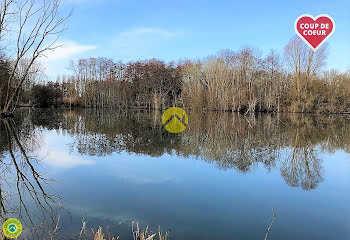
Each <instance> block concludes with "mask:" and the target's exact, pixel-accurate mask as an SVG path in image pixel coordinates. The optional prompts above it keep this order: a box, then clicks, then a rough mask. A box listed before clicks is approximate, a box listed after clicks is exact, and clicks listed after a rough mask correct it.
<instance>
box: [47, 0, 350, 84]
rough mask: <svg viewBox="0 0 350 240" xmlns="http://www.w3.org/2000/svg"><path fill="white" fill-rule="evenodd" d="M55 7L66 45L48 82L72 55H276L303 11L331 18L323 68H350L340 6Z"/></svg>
mask: <svg viewBox="0 0 350 240" xmlns="http://www.w3.org/2000/svg"><path fill="white" fill-rule="evenodd" d="M63 7H64V10H65V11H68V10H69V9H73V15H72V17H71V18H70V20H69V22H68V23H67V26H68V28H69V29H68V30H67V31H66V32H65V33H64V35H63V36H62V38H61V40H60V41H61V42H63V43H65V44H66V47H65V48H63V49H60V50H57V51H56V52H55V53H52V54H49V59H48V63H49V64H48V69H47V70H48V74H49V75H50V76H51V77H55V76H56V74H57V73H62V72H67V70H66V67H67V65H68V61H69V59H73V60H76V59H78V58H80V57H90V56H92V57H98V56H103V57H108V58H112V59H114V60H116V61H117V60H122V61H124V62H127V61H133V60H140V59H145V58H153V57H155V58H159V59H162V60H165V61H171V60H174V61H177V60H179V59H188V58H190V59H194V58H202V57H205V56H208V55H210V54H215V53H216V52H217V51H219V50H221V49H226V48H229V49H232V50H239V49H240V48H241V47H244V46H252V47H256V48H259V49H260V50H261V51H262V52H263V53H267V52H268V51H269V49H271V48H273V49H277V50H279V51H280V52H281V53H282V52H283V48H284V46H285V45H286V44H287V43H288V41H289V40H290V38H291V37H293V36H294V34H295V32H294V21H295V19H296V18H297V17H298V16H299V15H301V14H304V13H308V14H311V15H314V16H316V15H318V14H322V13H325V14H329V15H330V16H332V17H333V19H334V20H335V22H336V30H335V32H334V34H333V35H332V37H331V38H330V39H329V40H328V41H327V42H329V58H328V60H327V66H326V68H336V69H339V70H341V71H345V70H348V69H350V58H349V56H350V1H348V0H333V1H330V0H327V1H326V0H319V1H315V0H309V1H282V0H265V1H256V0H254V1H253V0H245V1H232V0H231V1H226V0H225V1H223V0H221V1H190V0H177V1H164V0H163V1H159V0H137V1H136V0H65V1H64V6H63Z"/></svg>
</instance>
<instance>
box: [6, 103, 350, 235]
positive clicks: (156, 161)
mask: <svg viewBox="0 0 350 240" xmlns="http://www.w3.org/2000/svg"><path fill="white" fill-rule="evenodd" d="M161 115H162V112H160V111H151V112H148V111H135V110H133V111H126V112H125V111H124V112H122V111H112V110H100V111H97V110H74V111H73V110H72V111H69V110H64V111H63V110H62V111H54V110H35V111H33V110H20V111H18V112H17V113H16V116H15V117H14V119H13V120H1V123H0V159H1V168H0V171H1V175H0V176H1V178H2V179H3V180H1V181H2V183H1V185H0V186H1V196H0V199H1V203H0V204H1V209H2V210H1V216H2V218H4V217H16V218H21V220H22V221H23V223H24V232H23V235H22V236H21V237H22V238H23V239H31V238H38V239H39V238H40V237H38V235H35V236H34V235H33V234H29V232H30V231H29V230H30V224H33V225H35V224H38V223H42V222H43V220H42V219H43V218H41V217H40V216H39V215H40V213H42V215H46V217H47V216H48V215H49V216H50V217H51V218H52V219H58V218H59V219H60V221H59V228H60V230H59V234H58V235H57V237H56V239H77V238H78V237H79V233H80V229H81V227H82V222H83V221H85V222H87V223H86V227H87V231H90V230H89V229H90V228H94V229H96V228H98V227H99V226H101V227H103V228H104V229H107V227H108V230H109V231H110V232H111V234H113V235H114V236H120V239H132V235H131V228H132V227H131V226H132V222H133V221H138V222H139V223H140V226H141V227H142V228H145V226H146V225H148V226H149V229H150V230H152V231H157V229H158V227H160V228H161V229H162V230H164V231H166V230H168V229H170V236H171V239H183V240H189V239H191V240H192V239H264V237H265V234H266V231H267V228H268V226H269V225H270V223H271V219H272V216H273V214H272V209H273V210H274V212H275V213H276V218H275V220H274V223H273V225H272V228H271V231H270V233H269V239H284V240H288V239H291V240H292V239H299V240H301V239H305V240H306V239H307V240H312V239H315V240H316V239H317V240H320V239H337V240H342V239H344V240H345V239H349V237H350V204H349V203H350V121H349V120H350V116H346V115H344V116H339V115H337V116H332V115H300V114H278V115H277V114H273V115H271V114H260V115H246V116H244V115H241V114H237V113H218V112H208V113H200V112H188V117H189V125H188V126H187V128H186V130H185V131H184V132H182V133H179V134H172V133H169V132H167V131H166V130H165V129H164V128H163V127H162V125H161ZM15 163H16V164H15ZM26 176H27V177H26ZM18 183H19V184H18ZM29 183H31V184H29ZM32 188H33V189H36V190H37V192H38V194H37V195H35V194H33V192H35V191H34V190H33V189H32ZM43 191H47V192H49V193H48V194H50V195H45V194H44V195H43ZM25 192H27V193H25ZM37 192H36V193H37ZM21 193H22V194H21ZM31 196H34V198H33V197H31ZM48 196H50V197H48ZM51 200H52V201H51ZM39 203H40V204H39ZM41 203H42V205H41ZM58 204H59V205H58ZM43 206H44V207H43ZM45 206H46V207H45ZM57 206H59V207H62V208H61V209H59V210H57ZM43 209H49V210H48V211H47V210H43ZM47 222H49V221H47ZM45 228H47V229H45ZM45 228H44V230H43V232H47V231H49V230H48V228H49V227H45ZM43 234H44V233H43ZM45 234H46V233H45Z"/></svg>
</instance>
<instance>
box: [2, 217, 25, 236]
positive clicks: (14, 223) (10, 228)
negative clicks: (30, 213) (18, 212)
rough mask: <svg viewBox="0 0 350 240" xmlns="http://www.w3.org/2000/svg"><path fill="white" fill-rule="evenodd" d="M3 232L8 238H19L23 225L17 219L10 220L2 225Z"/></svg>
mask: <svg viewBox="0 0 350 240" xmlns="http://www.w3.org/2000/svg"><path fill="white" fill-rule="evenodd" d="M2 231H3V232H4V234H5V236H6V237H8V238H17V237H18V236H19V235H21V233H22V224H21V222H20V221H18V220H17V219H15V218H10V219H8V220H6V221H5V222H4V224H3V225H2Z"/></svg>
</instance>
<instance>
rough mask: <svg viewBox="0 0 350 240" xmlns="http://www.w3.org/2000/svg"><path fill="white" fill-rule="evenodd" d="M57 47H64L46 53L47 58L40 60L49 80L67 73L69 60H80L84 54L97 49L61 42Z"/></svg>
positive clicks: (90, 46)
mask: <svg viewBox="0 0 350 240" xmlns="http://www.w3.org/2000/svg"><path fill="white" fill-rule="evenodd" d="M57 45H62V47H60V48H57V49H55V50H54V51H49V52H47V53H45V56H46V57H43V58H41V59H40V61H41V62H42V63H43V65H44V67H45V69H46V74H47V75H48V76H49V78H54V77H56V76H57V75H58V74H61V73H66V72H67V70H66V68H67V66H68V60H69V59H71V58H78V57H80V56H81V55H82V54H84V53H86V52H88V51H92V50H95V49H96V48H97V47H96V46H95V45H84V44H79V43H76V42H72V41H63V42H59V43H57Z"/></svg>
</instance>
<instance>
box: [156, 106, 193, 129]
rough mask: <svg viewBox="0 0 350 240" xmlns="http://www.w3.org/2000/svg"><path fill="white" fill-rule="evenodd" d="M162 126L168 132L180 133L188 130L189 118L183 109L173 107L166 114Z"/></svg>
mask: <svg viewBox="0 0 350 240" xmlns="http://www.w3.org/2000/svg"><path fill="white" fill-rule="evenodd" d="M162 124H163V126H164V128H165V130H167V131H168V132H171V133H179V132H182V131H183V130H185V129H186V126H187V124H188V116H187V114H186V112H185V111H184V110H183V109H181V108H179V107H171V108H169V109H167V110H166V111H165V112H164V114H163V116H162Z"/></svg>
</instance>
